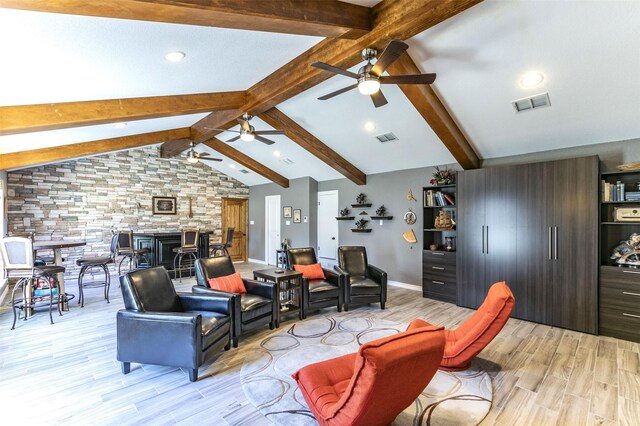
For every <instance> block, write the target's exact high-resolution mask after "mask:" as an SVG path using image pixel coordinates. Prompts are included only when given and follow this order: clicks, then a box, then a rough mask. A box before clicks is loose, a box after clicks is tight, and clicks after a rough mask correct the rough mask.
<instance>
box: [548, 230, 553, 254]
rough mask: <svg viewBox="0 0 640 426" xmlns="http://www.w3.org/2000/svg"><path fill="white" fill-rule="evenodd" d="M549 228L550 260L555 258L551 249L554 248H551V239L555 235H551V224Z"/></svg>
mask: <svg viewBox="0 0 640 426" xmlns="http://www.w3.org/2000/svg"><path fill="white" fill-rule="evenodd" d="M548 229H549V260H551V259H553V256H552V255H551V250H552V248H551V246H552V243H551V240H552V238H553V237H552V236H551V227H550V226H549V227H548Z"/></svg>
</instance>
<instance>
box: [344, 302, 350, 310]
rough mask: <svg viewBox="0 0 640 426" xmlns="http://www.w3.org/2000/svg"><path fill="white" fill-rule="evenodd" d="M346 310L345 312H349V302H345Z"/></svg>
mask: <svg viewBox="0 0 640 426" xmlns="http://www.w3.org/2000/svg"><path fill="white" fill-rule="evenodd" d="M344 311H345V312H349V304H348V303H345V304H344Z"/></svg>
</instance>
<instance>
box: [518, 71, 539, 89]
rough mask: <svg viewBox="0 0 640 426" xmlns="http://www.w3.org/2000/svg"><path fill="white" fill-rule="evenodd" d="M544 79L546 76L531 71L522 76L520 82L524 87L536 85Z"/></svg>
mask: <svg viewBox="0 0 640 426" xmlns="http://www.w3.org/2000/svg"><path fill="white" fill-rule="evenodd" d="M542 80H544V76H543V75H542V74H540V73H539V72H530V73H527V74H525V75H523V76H522V78H521V79H520V84H521V85H522V86H523V87H536V86H537V85H539V84H540V83H542Z"/></svg>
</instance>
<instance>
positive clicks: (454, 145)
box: [387, 53, 480, 170]
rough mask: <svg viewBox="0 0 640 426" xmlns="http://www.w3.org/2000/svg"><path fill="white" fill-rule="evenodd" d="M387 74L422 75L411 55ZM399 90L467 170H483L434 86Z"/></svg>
mask: <svg viewBox="0 0 640 426" xmlns="http://www.w3.org/2000/svg"><path fill="white" fill-rule="evenodd" d="M387 72H388V73H389V75H392V76H393V75H404V74H421V73H422V71H421V70H420V69H419V68H418V66H417V65H416V64H415V62H413V60H412V59H411V56H409V54H408V53H405V54H404V55H402V56H401V57H400V58H399V59H398V60H397V61H395V62H394V63H393V64H392V65H391V66H390V67H389V68H387ZM398 87H400V90H402V92H403V93H404V94H405V96H406V97H407V98H408V99H409V101H410V102H411V103H412V104H413V106H414V107H415V108H416V110H417V111H418V112H419V113H420V115H421V116H422V118H424V120H425V121H426V122H427V124H429V126H430V127H431V128H432V129H433V131H434V132H435V134H436V135H438V137H439V138H440V140H441V141H442V143H443V144H444V146H445V147H446V148H447V149H448V150H449V152H451V154H452V155H453V157H454V158H455V159H456V161H457V162H458V163H459V164H460V165H461V166H462V168H463V169H465V170H466V169H477V168H478V167H480V159H479V158H478V154H477V153H476V152H475V150H474V149H473V147H472V146H471V144H470V143H469V141H468V140H467V138H466V137H465V135H464V133H462V130H461V129H460V127H458V124H457V123H456V121H455V120H454V119H453V117H452V116H451V114H449V111H447V109H446V108H445V106H444V105H443V103H442V101H441V100H440V98H439V97H438V95H437V94H436V92H434V90H433V88H432V87H431V86H430V85H428V84H399V85H398Z"/></svg>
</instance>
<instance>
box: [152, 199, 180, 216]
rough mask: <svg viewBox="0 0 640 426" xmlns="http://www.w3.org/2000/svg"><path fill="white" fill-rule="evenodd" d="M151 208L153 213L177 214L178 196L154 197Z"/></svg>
mask: <svg viewBox="0 0 640 426" xmlns="http://www.w3.org/2000/svg"><path fill="white" fill-rule="evenodd" d="M151 210H152V212H153V214H176V213H177V212H178V209H177V207H176V197H152V198H151Z"/></svg>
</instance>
